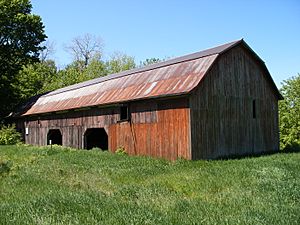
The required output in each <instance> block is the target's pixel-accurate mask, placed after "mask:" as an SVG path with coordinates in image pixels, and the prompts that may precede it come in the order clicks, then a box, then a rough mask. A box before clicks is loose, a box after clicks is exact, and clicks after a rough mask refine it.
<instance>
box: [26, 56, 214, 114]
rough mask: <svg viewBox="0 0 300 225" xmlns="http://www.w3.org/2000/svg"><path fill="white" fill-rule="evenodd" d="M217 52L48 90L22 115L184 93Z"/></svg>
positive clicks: (194, 82) (200, 76) (193, 85)
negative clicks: (65, 87)
mask: <svg viewBox="0 0 300 225" xmlns="http://www.w3.org/2000/svg"><path fill="white" fill-rule="evenodd" d="M217 56H218V54H214V55H209V56H205V57H202V58H196V59H193V60H190V61H184V62H181V63H178V64H171V65H168V66H167V67H158V68H155V69H152V70H150V71H149V70H147V71H138V72H136V73H134V74H131V75H126V76H121V77H117V78H114V79H103V80H102V81H100V82H95V83H90V84H89V85H77V88H76V89H74V88H69V89H64V90H63V91H54V92H50V93H49V94H47V95H45V96H42V97H40V98H39V99H38V100H37V102H36V103H35V104H34V105H33V106H32V107H31V108H30V109H29V110H28V111H27V112H26V113H25V114H24V115H30V114H39V113H47V112H54V111H61V110H69V109H75V108H81V107H88V106H95V105H103V104H113V103H117V102H124V101H131V100H138V99H144V98H153V97H160V96H169V95H174V94H176V95H177V94H183V93H188V92H189V91H191V90H192V89H193V88H194V87H195V86H197V85H198V83H199V82H200V81H201V79H202V77H203V76H204V74H205V73H206V71H207V70H208V69H209V68H210V66H211V65H212V63H213V62H214V61H215V59H216V58H217Z"/></svg>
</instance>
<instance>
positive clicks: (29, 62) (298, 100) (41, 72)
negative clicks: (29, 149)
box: [0, 0, 300, 149]
mask: <svg viewBox="0 0 300 225" xmlns="http://www.w3.org/2000/svg"><path fill="white" fill-rule="evenodd" d="M31 10H32V5H31V2H30V0H0V102H1V107H0V123H1V122H3V120H4V118H5V117H6V116H8V115H9V113H10V112H12V111H14V109H15V108H16V107H17V106H18V105H20V104H22V102H25V101H26V100H27V99H28V98H30V97H32V96H34V95H37V94H42V93H45V92H48V91H52V90H55V89H58V88H62V87H65V86H68V85H71V84H75V83H78V82H82V81H86V80H90V79H93V78H96V77H100V76H106V75H108V74H112V73H118V72H121V71H123V70H129V69H133V68H135V67H137V66H146V65H149V64H152V63H155V62H159V61H161V60H160V59H158V58H150V59H147V60H145V61H144V62H141V63H140V64H139V65H137V64H136V62H135V60H134V57H132V56H128V55H126V54H124V53H120V52H117V53H114V54H113V55H112V56H111V57H110V58H109V59H107V60H104V56H103V47H104V46H103V41H102V39H101V38H99V37H97V36H93V35H91V34H85V35H82V36H78V37H76V38H74V39H73V40H72V41H71V43H69V45H68V46H66V50H67V51H68V52H69V53H70V54H71V55H72V56H73V61H72V63H70V64H69V65H67V66H66V67H65V68H63V69H59V68H58V67H57V65H56V63H55V61H54V60H51V59H50V57H49V56H50V55H51V53H52V52H53V44H51V43H50V42H47V41H46V39H47V35H46V34H45V27H44V25H43V22H42V19H41V17H40V16H38V15H34V14H32V13H31ZM280 91H281V93H282V95H283V97H284V100H283V101H280V103H279V115H280V117H279V123H280V133H281V135H280V145H281V148H282V149H291V148H292V149H293V148H296V147H297V148H299V146H300V74H298V75H297V76H295V77H292V78H290V79H288V80H286V81H283V85H282V88H281V89H280Z"/></svg>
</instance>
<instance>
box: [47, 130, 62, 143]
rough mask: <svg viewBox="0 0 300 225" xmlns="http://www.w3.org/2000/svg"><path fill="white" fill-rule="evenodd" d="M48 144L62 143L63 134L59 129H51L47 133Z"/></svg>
mask: <svg viewBox="0 0 300 225" xmlns="http://www.w3.org/2000/svg"><path fill="white" fill-rule="evenodd" d="M47 144H48V145H50V144H52V145H54V144H55V145H62V134H61V132H60V130H59V129H50V130H49V132H48V134H47Z"/></svg>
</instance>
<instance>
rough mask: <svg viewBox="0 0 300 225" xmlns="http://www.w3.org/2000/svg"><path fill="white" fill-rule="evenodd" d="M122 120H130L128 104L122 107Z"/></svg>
mask: <svg viewBox="0 0 300 225" xmlns="http://www.w3.org/2000/svg"><path fill="white" fill-rule="evenodd" d="M120 120H129V111H128V106H127V105H123V106H121V107H120Z"/></svg>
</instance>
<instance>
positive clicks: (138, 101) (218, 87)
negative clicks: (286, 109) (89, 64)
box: [17, 40, 282, 160]
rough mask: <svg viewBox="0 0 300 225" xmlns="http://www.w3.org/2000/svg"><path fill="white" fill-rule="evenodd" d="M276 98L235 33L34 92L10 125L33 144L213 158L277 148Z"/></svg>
mask: <svg viewBox="0 0 300 225" xmlns="http://www.w3.org/2000/svg"><path fill="white" fill-rule="evenodd" d="M280 99H282V96H281V94H280V93H279V91H278V89H277V87H276V85H275V83H274V81H273V80H272V78H271V75H270V73H269V72H268V69H267V67H266V65H265V63H264V62H263V61H262V60H261V59H260V58H259V57H258V56H257V55H256V54H255V52H254V51H253V50H252V49H251V48H250V47H249V46H248V45H247V44H246V43H245V41H243V40H238V41H235V42H231V43H227V44H224V45H221V46H218V47H215V48H211V49H208V50H205V51H201V52H198V53H194V54H190V55H186V56H183V57H179V58H175V59H171V60H168V61H165V62H160V63H156V64H153V65H150V66H147V67H144V68H137V69H133V70H129V71H125V72H121V73H118V74H112V75H109V76H106V77H100V78H96V79H93V80H89V81H86V82H82V83H79V84H75V85H72V86H68V87H65V88H62V89H58V90H55V91H52V92H50V93H48V94H45V95H42V96H38V97H36V98H35V99H34V101H31V102H30V103H31V104H30V107H27V109H26V110H24V111H23V112H22V113H20V114H19V117H18V123H17V124H18V128H19V129H20V130H22V132H23V135H24V140H25V142H26V143H28V144H32V145H47V144H49V142H50V140H51V142H52V143H53V144H61V145H64V146H71V147H74V148H85V149H91V148H93V147H100V148H102V149H108V150H109V151H112V152H114V151H115V150H116V149H117V148H119V147H124V148H125V150H126V151H127V153H128V154H130V155H148V156H153V157H162V158H166V159H171V160H174V159H177V158H185V159H215V158H220V157H230V156H236V155H249V154H260V153H267V152H274V151H278V150H279V130H278V100H280Z"/></svg>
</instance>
